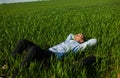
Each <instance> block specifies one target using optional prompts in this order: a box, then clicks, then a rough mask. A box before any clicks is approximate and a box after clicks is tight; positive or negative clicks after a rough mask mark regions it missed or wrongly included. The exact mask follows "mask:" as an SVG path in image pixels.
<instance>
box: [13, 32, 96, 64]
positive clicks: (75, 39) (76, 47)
mask: <svg viewBox="0 0 120 78" xmlns="http://www.w3.org/2000/svg"><path fill="white" fill-rule="evenodd" d="M96 42H97V39H90V40H88V41H85V39H84V35H83V34H76V35H73V34H69V36H68V37H67V39H66V40H65V41H64V42H62V43H60V44H58V45H55V46H53V47H50V48H49V49H48V50H43V49H41V48H40V47H39V46H38V45H36V44H34V43H32V42H30V41H28V40H25V39H23V40H20V41H19V42H18V43H17V45H16V47H15V49H14V51H13V54H12V55H13V57H14V59H16V55H17V54H22V53H23V51H24V50H25V51H26V52H27V55H26V56H25V58H24V60H23V61H22V63H21V66H29V65H30V62H31V61H32V60H34V59H37V60H47V59H48V58H49V57H51V56H53V57H54V56H57V58H58V59H60V58H62V56H64V55H65V54H68V53H69V52H73V53H76V52H78V51H80V50H81V51H82V50H84V49H85V48H86V47H87V46H93V45H95V44H96Z"/></svg>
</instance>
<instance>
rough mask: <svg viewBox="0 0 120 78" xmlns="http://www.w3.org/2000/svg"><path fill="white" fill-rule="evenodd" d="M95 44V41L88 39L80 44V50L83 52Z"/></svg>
mask: <svg viewBox="0 0 120 78" xmlns="http://www.w3.org/2000/svg"><path fill="white" fill-rule="evenodd" d="M96 43H97V39H90V40H88V41H86V42H84V43H82V44H81V50H84V49H85V48H86V47H90V46H93V45H95V44H96Z"/></svg>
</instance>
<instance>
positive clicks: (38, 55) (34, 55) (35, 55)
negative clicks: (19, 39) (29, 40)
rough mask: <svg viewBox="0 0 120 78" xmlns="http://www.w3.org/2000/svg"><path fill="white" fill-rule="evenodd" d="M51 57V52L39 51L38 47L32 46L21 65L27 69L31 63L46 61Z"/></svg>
mask: <svg viewBox="0 0 120 78" xmlns="http://www.w3.org/2000/svg"><path fill="white" fill-rule="evenodd" d="M51 55H54V54H53V53H52V52H49V51H45V50H43V49H41V48H40V47H39V46H32V47H31V48H30V49H29V50H28V53H27V55H26V56H25V58H24V60H23V62H22V64H21V65H22V66H27V67H29V65H30V62H31V61H33V60H38V61H39V60H47V59H48V58H50V56H51Z"/></svg>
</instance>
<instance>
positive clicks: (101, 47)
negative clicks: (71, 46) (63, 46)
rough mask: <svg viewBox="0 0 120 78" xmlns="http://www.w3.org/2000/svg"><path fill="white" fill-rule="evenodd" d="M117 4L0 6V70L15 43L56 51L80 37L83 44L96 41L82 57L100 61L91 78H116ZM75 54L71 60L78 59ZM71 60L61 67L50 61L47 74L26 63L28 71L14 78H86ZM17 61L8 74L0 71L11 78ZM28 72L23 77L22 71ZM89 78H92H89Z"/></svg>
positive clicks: (119, 23)
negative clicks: (72, 36) (25, 42)
mask: <svg viewBox="0 0 120 78" xmlns="http://www.w3.org/2000/svg"><path fill="white" fill-rule="evenodd" d="M119 7H120V1H118V0H115V1H112V0H110V1H108V0H105V1H102V0H101V1H100V0H99V1H95V0H92V1H89V0H80V1H78V0H75V1H73V0H70V1H60V2H59V1H53V2H52V1H50V2H37V3H36V2H33V3H17V4H8V5H6V4H4V5H0V53H1V54H0V63H1V64H0V66H1V67H2V64H3V63H6V62H5V60H6V59H8V60H9V61H10V64H12V63H13V61H14V60H13V58H12V57H11V56H10V54H11V52H12V50H13V49H14V47H15V44H16V42H17V41H18V40H20V39H22V38H25V39H28V40H30V41H33V42H34V43H36V44H38V45H39V46H40V47H41V48H43V49H48V48H49V47H51V46H53V45H56V44H58V43H60V42H62V41H64V40H65V39H66V37H67V36H68V35H69V34H70V33H73V34H76V33H84V34H85V36H86V38H87V39H89V38H97V40H98V42H97V45H96V46H93V47H90V48H87V49H86V50H85V51H84V52H85V56H84V57H83V58H85V57H87V56H89V55H95V56H96V57H97V58H99V57H101V58H102V61H101V63H99V61H98V62H96V65H95V69H94V70H95V71H96V78H104V77H107V78H116V73H117V72H118V71H119V70H120V69H119V65H120V53H119V52H120V49H119V46H120V44H119V40H120V37H119V36H120V33H119V30H120V17H119V16H120V10H119ZM80 54H81V52H79V53H78V54H77V55H80ZM75 57H76V56H75V55H69V56H68V57H66V58H65V60H64V61H58V60H56V59H52V58H51V61H50V62H51V64H50V66H49V67H48V68H47V67H46V65H43V67H44V68H42V63H41V62H32V63H31V65H30V68H25V69H21V72H19V73H18V76H17V77H18V78H23V77H28V78H29V77H35V78H39V77H40V78H46V77H48V78H59V77H60V78H86V77H87V73H86V69H84V68H81V67H80V65H79V64H77V65H76V66H74V64H73V62H75V61H79V62H81V60H82V59H83V58H82V57H81V58H80V59H79V58H77V60H76V59H75ZM21 60H22V57H21V58H18V60H16V61H15V62H14V64H13V65H12V67H11V68H10V70H6V71H2V70H1V68H0V74H1V73H6V74H7V76H12V74H13V72H12V71H14V70H15V69H16V68H17V67H19V64H20V62H21ZM28 70H29V71H28ZM89 78H94V77H89Z"/></svg>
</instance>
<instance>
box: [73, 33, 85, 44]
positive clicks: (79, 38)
mask: <svg viewBox="0 0 120 78" xmlns="http://www.w3.org/2000/svg"><path fill="white" fill-rule="evenodd" d="M74 40H75V41H77V42H79V43H83V42H84V35H83V34H81V33H79V34H76V35H75V36H74Z"/></svg>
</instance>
